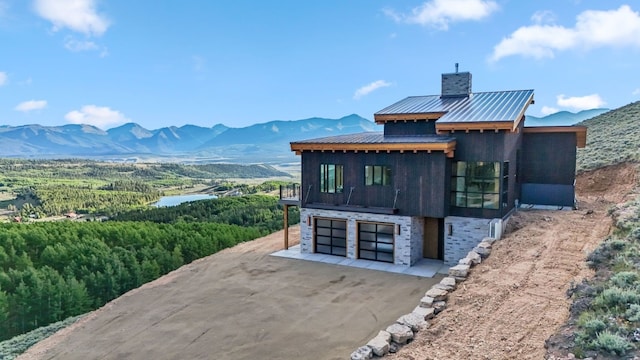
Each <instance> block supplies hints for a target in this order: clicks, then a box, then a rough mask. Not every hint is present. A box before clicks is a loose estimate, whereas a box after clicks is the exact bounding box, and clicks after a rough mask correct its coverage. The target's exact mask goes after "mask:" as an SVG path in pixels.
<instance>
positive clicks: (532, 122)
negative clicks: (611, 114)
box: [524, 109, 609, 126]
mask: <svg viewBox="0 0 640 360" xmlns="http://www.w3.org/2000/svg"><path fill="white" fill-rule="evenodd" d="M607 111H609V109H589V110H582V111H578V112H577V113H573V112H570V111H566V110H563V111H558V112H556V113H553V114H549V115H547V116H543V117H536V116H531V115H527V116H526V119H525V122H524V125H525V126H570V125H575V124H577V123H579V122H581V121H584V120H587V119H590V118H592V117H595V116H598V115H600V114H603V113H605V112H607Z"/></svg>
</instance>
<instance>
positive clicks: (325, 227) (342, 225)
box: [315, 219, 347, 256]
mask: <svg viewBox="0 0 640 360" xmlns="http://www.w3.org/2000/svg"><path fill="white" fill-rule="evenodd" d="M315 223H316V227H315V237H316V253H319V254H329V255H338V256H347V222H346V221H344V220H332V219H316V222H315Z"/></svg>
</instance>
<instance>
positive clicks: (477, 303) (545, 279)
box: [391, 164, 637, 360]
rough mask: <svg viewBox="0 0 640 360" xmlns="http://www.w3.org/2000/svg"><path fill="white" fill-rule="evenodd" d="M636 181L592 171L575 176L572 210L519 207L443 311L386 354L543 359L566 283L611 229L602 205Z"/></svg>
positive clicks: (559, 319) (628, 169) (619, 173)
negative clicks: (504, 232) (575, 199)
mask: <svg viewBox="0 0 640 360" xmlns="http://www.w3.org/2000/svg"><path fill="white" fill-rule="evenodd" d="M636 184H637V173H636V169H635V167H634V166H632V165H629V164H623V165H617V166H612V167H608V168H603V169H598V170H595V171H591V172H588V173H583V174H581V175H580V176H579V177H578V180H577V194H578V199H579V207H580V209H579V210H578V211H519V212H518V213H517V214H516V215H515V216H514V217H513V218H512V219H511V224H510V226H512V227H513V229H514V231H513V232H511V233H510V234H508V235H507V236H506V237H504V238H503V239H502V240H500V241H499V242H497V243H496V244H495V245H494V248H493V251H492V254H491V256H490V258H489V259H488V260H487V261H486V262H484V263H482V264H480V265H478V266H477V267H475V268H474V270H473V271H472V273H471V275H470V276H469V278H468V279H467V280H466V281H465V282H464V283H463V284H462V285H461V286H460V287H459V288H458V289H457V290H456V291H454V292H453V293H451V294H450V297H449V301H448V303H447V306H448V309H447V310H445V311H444V312H443V313H441V314H440V315H438V317H437V318H436V319H434V320H433V321H432V322H431V327H430V328H429V329H428V330H426V331H424V332H421V333H419V334H418V337H417V338H416V340H415V341H414V342H413V343H411V344H409V345H408V346H405V347H404V348H403V349H401V351H400V352H399V353H398V354H395V355H394V356H392V357H391V358H392V359H434V360H435V359H440V360H444V359H493V360H497V359H515V358H517V359H543V358H544V356H545V352H546V350H545V348H544V343H545V340H546V339H547V338H548V337H549V336H550V335H551V334H553V333H554V332H555V330H556V329H557V328H558V327H560V326H561V325H562V324H564V322H565V321H566V320H567V317H568V314H569V311H568V309H569V306H570V302H569V300H568V299H567V297H566V291H567V289H568V287H569V284H570V283H571V282H572V281H575V282H578V281H580V280H581V279H582V278H585V277H589V276H591V275H592V272H591V271H590V270H589V269H588V268H587V267H586V265H585V263H584V259H585V256H586V254H588V253H589V252H590V251H591V250H593V249H594V248H595V247H596V246H597V244H598V243H599V242H600V241H601V240H602V239H603V238H605V237H606V236H607V235H608V234H609V232H610V230H611V219H610V218H609V217H608V216H607V209H608V207H609V206H610V205H611V204H612V203H617V202H621V201H624V200H625V199H626V195H627V194H628V193H629V192H630V191H631V190H632V189H633V188H634V186H636Z"/></svg>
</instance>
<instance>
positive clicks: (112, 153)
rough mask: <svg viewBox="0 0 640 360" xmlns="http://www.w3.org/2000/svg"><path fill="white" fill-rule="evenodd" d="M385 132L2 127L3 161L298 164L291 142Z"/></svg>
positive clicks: (307, 125)
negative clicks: (173, 159)
mask: <svg viewBox="0 0 640 360" xmlns="http://www.w3.org/2000/svg"><path fill="white" fill-rule="evenodd" d="M376 130H381V127H379V126H378V125H376V124H375V123H373V122H372V121H370V120H367V119H365V118H362V117H360V116H358V115H355V114H352V115H348V116H345V117H342V118H340V119H325V118H309V119H303V120H293V121H279V120H278V121H270V122H266V123H262V124H255V125H251V126H247V127H243V128H230V127H227V126H225V125H222V124H218V125H215V126H213V127H210V128H208V127H201V126H195V125H184V126H181V127H176V126H170V127H164V128H160V129H156V130H148V129H145V128H144V127H142V126H140V125H138V124H135V123H127V124H124V125H122V126H119V127H115V128H112V129H109V130H106V131H105V130H102V129H99V128H97V127H95V126H91V125H63V126H42V125H22V126H6V125H5V126H0V143H2V144H3V146H2V147H0V157H94V158H104V159H121V158H123V157H127V158H131V157H141V158H150V157H159V158H162V157H178V158H181V157H183V158H191V159H208V160H214V161H215V160H230V161H247V160H251V162H254V161H262V160H264V159H262V158H264V157H265V156H268V158H269V159H273V158H274V155H275V156H276V157H285V158H287V157H288V158H290V159H293V158H294V155H293V153H291V151H290V149H289V142H291V141H295V140H301V139H306V138H314V137H323V136H331V135H342V134H350V133H356V132H363V131H376Z"/></svg>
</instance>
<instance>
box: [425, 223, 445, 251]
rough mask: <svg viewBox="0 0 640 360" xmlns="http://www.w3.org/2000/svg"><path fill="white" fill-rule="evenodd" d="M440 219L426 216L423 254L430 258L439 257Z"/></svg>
mask: <svg viewBox="0 0 640 360" xmlns="http://www.w3.org/2000/svg"><path fill="white" fill-rule="evenodd" d="M440 230H441V229H440V221H439V219H437V218H424V235H423V242H422V256H423V257H425V258H428V259H439V258H440V252H439V251H438V250H439V246H438V245H439V244H440V241H439V237H440Z"/></svg>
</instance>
